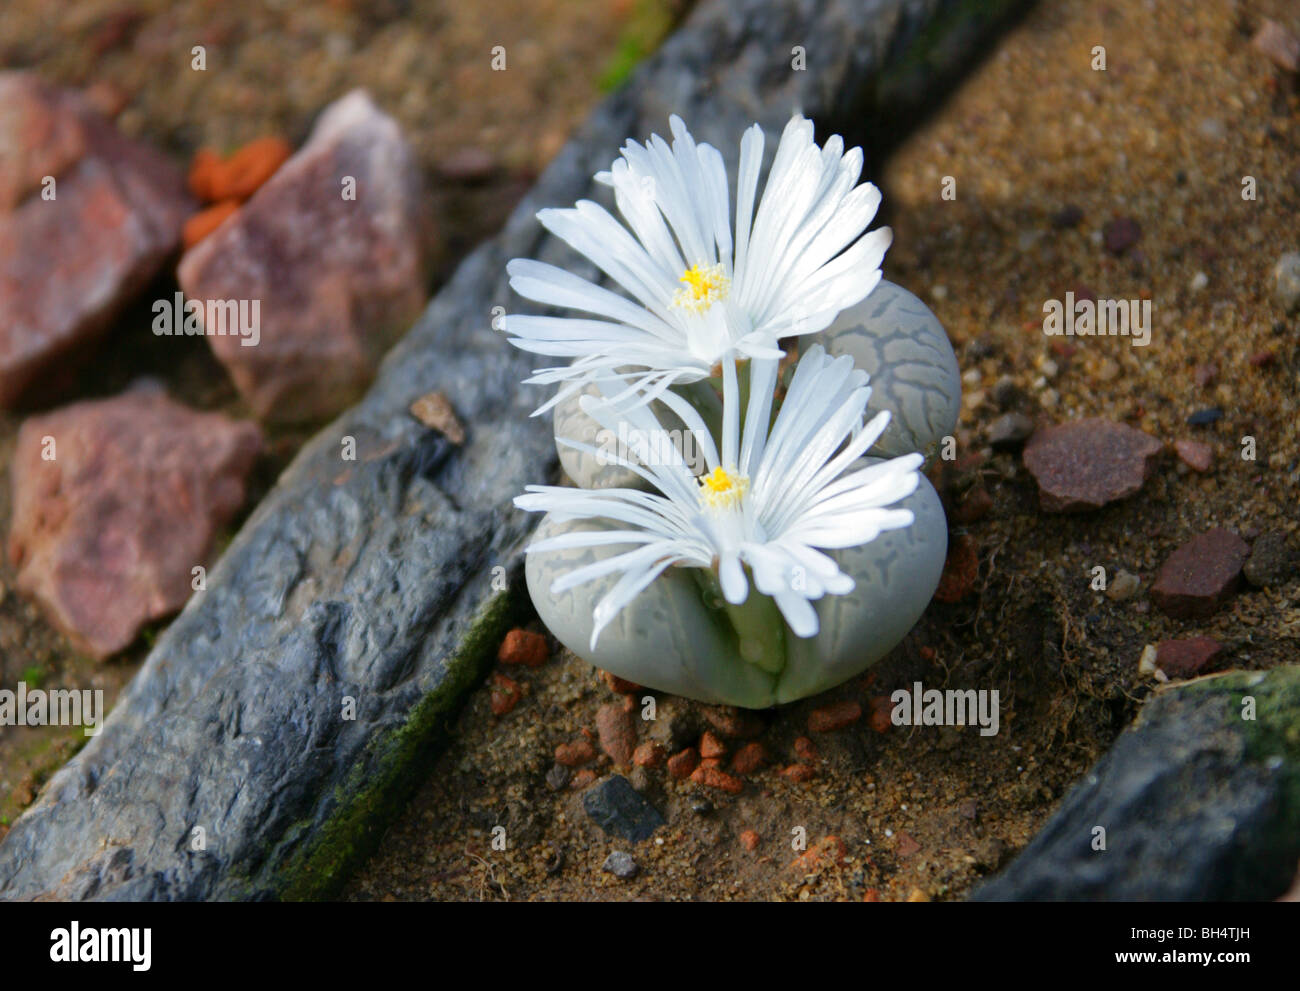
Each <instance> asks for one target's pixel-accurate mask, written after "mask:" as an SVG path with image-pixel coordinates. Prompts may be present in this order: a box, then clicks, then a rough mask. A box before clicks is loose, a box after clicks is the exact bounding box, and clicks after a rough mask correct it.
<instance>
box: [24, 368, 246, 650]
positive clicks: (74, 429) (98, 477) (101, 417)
mask: <svg viewBox="0 0 1300 991" xmlns="http://www.w3.org/2000/svg"><path fill="white" fill-rule="evenodd" d="M261 446H262V441H261V432H260V431H259V430H258V428H257V427H256V426H255V425H254V424H251V423H240V422H236V421H233V420H231V419H229V418H228V417H226V416H224V415H223V414H220V413H200V412H196V411H195V410H192V409H189V408H188V407H186V406H182V405H181V404H180V403H177V402H174V401H172V400H171V399H168V398H167V397H166V396H165V395H163V394H162V393H161V392H160V391H155V390H147V389H137V390H134V391H131V392H127V393H124V394H123V395H120V396H116V397H114V398H112V399H104V400H94V401H88V402H81V403H75V404H73V405H71V406H65V407H62V408H61V409H58V410H55V411H54V412H51V413H46V414H43V415H41V416H35V417H32V418H30V419H28V420H26V421H25V422H24V423H23V425H22V427H21V428H20V429H19V431H18V440H17V444H16V446H15V450H14V458H13V466H12V478H13V507H14V508H13V520H12V522H11V526H10V531H9V556H10V559H11V560H12V561H13V562H14V564H15V566H16V567H17V568H18V588H19V590H20V591H22V592H24V593H26V594H27V595H30V596H33V597H34V598H35V599H36V600H37V601H38V602H39V603H40V605H41V606H42V608H43V609H44V610H45V613H46V615H48V616H49V618H50V620H51V621H52V622H53V623H54V624H55V625H56V626H58V627H59V628H60V629H62V630H64V631H65V632H66V633H67V634H68V636H69V637H70V638H71V640H72V641H73V643H74V644H76V645H77V647H78V648H79V649H81V650H84V651H85V652H86V653H88V654H90V655H91V656H93V657H96V658H101V659H102V658H105V657H108V656H109V655H111V654H114V653H116V652H117V651H119V650H121V649H122V648H123V647H126V646H127V645H129V644H130V643H131V641H132V640H134V639H135V637H136V634H137V633H139V631H140V628H141V627H142V626H143V625H144V624H145V623H148V622H151V621H153V620H156V619H160V618H162V617H163V616H167V615H170V614H171V613H173V612H175V611H176V610H177V609H179V608H180V607H181V606H183V605H184V604H185V602H186V600H187V599H189V597H190V595H191V594H192V591H193V574H192V569H193V568H195V567H198V566H205V565H207V564H208V563H210V562H209V560H208V554H209V552H210V551H211V548H212V541H213V538H214V536H215V535H216V532H217V530H218V529H219V528H220V527H222V526H223V525H224V524H225V523H226V522H227V521H228V520H229V519H230V518H231V516H233V515H234V513H235V512H236V511H237V510H238V509H239V508H240V507H241V506H242V505H243V503H244V495H245V485H244V483H245V479H246V477H247V475H248V473H249V470H250V469H251V468H252V467H253V463H254V462H255V461H256V459H257V455H258V453H259V452H260V450H261ZM46 454H53V458H52V459H49V460H47V458H46V456H45V455H46Z"/></svg>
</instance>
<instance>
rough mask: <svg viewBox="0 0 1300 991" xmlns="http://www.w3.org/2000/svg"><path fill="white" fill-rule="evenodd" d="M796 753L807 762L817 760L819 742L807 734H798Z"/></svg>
mask: <svg viewBox="0 0 1300 991" xmlns="http://www.w3.org/2000/svg"><path fill="white" fill-rule="evenodd" d="M794 754H795V756H796V757H798V758H799V759H800V760H801V761H803V762H804V763H805V764H811V763H813V761H815V760H817V757H818V754H817V744H815V743H813V742H812V740H810V739H808V737H806V736H797V737H795V740H794Z"/></svg>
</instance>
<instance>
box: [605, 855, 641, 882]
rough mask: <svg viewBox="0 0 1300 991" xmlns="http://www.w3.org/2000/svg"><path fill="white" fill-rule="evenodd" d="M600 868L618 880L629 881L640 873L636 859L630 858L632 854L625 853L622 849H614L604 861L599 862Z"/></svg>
mask: <svg viewBox="0 0 1300 991" xmlns="http://www.w3.org/2000/svg"><path fill="white" fill-rule="evenodd" d="M600 869H601V870H602V871H608V872H609V873H610V874H613V875H614V876H615V877H616V878H618V879H619V880H620V881H630V880H632V878H634V877H636V876H637V875H638V874H640V873H641V868H640V867H638V866H637V863H636V861H635V860H633V859H632V855H631V854H630V853H625V852H624V851H622V850H615V851H614V852H613V853H611V854H610V855H609V856H608V857H606V858H605V862H604V863H603V864H601V867H600Z"/></svg>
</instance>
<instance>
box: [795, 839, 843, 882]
mask: <svg viewBox="0 0 1300 991" xmlns="http://www.w3.org/2000/svg"><path fill="white" fill-rule="evenodd" d="M848 852H849V851H848V848H847V847H845V846H844V841H843V840H841V839H840V838H839V837H838V836H827V837H825V838H823V839H820V840H818V841H817V842H816V843H814V844H813V845H812V846H811V847H809V848H808V849H807V850H806V851H805V852H804V853H802V854H800V855H799V856H798V857H796V858H795V859H794V862H793V863H791V864H790V866H791V867H792V868H793V869H794V870H797V871H799V872H800V873H801V874H809V873H812V872H814V871H819V870H821V869H822V868H824V867H836V866H838V865H840V864H842V863H844V858H845V857H846V856H847V855H848Z"/></svg>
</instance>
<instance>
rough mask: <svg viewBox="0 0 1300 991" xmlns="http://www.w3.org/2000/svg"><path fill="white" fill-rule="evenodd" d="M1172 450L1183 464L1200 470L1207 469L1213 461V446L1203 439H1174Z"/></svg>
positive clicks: (1204, 470)
mask: <svg viewBox="0 0 1300 991" xmlns="http://www.w3.org/2000/svg"><path fill="white" fill-rule="evenodd" d="M1174 450H1175V451H1177V452H1178V457H1179V458H1180V459H1181V460H1182V462H1183V463H1184V464H1185V465H1187V466H1188V467H1189V468H1195V469H1196V470H1197V471H1200V472H1206V471H1209V470H1210V466H1211V465H1212V464H1213V463H1214V448H1212V447H1210V445H1209V444H1207V443H1205V442H1204V441H1200V440H1176V441H1174Z"/></svg>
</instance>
